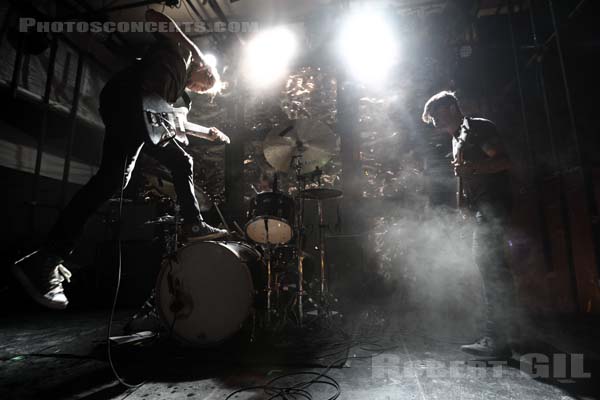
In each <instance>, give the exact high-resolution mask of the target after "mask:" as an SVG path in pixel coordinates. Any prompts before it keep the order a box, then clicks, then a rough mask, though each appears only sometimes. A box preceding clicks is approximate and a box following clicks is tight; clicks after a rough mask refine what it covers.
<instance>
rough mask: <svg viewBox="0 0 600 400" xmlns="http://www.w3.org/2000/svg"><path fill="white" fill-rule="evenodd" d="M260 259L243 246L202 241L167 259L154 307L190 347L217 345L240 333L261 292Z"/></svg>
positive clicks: (253, 251) (249, 248) (177, 336)
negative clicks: (257, 295)
mask: <svg viewBox="0 0 600 400" xmlns="http://www.w3.org/2000/svg"><path fill="white" fill-rule="evenodd" d="M259 260H260V254H259V253H258V252H257V251H256V250H255V249H254V248H252V247H251V246H249V245H248V244H246V243H241V242H199V243H193V244H190V245H187V246H185V247H182V248H181V249H179V251H178V252H177V256H176V257H175V258H174V259H171V260H169V259H166V260H165V261H164V262H163V266H162V269H161V271H160V274H159V275H158V281H157V284H156V306H157V309H158V312H159V315H160V317H161V319H162V321H163V323H164V325H165V327H166V329H167V332H169V333H170V335H172V336H173V337H175V338H176V339H178V340H179V341H181V342H182V343H184V344H187V345H192V346H211V345H215V344H218V343H220V342H222V341H224V340H226V339H228V338H230V337H231V336H233V335H234V334H235V333H236V332H238V331H239V330H240V329H241V328H242V325H243V324H244V322H245V321H246V319H247V318H248V316H249V315H250V313H251V311H252V308H253V306H254V304H255V298H256V290H260V289H261V283H260V282H261V278H260V274H261V271H262V269H261V268H260V263H259Z"/></svg>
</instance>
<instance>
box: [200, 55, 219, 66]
mask: <svg viewBox="0 0 600 400" xmlns="http://www.w3.org/2000/svg"><path fill="white" fill-rule="evenodd" d="M203 58H204V62H205V63H206V64H207V65H210V66H211V67H216V66H217V57H215V56H214V55H212V54H205V55H204V57H203Z"/></svg>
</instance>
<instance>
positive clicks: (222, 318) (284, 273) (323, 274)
mask: <svg viewBox="0 0 600 400" xmlns="http://www.w3.org/2000/svg"><path fill="white" fill-rule="evenodd" d="M337 147H338V139H337V137H336V136H335V135H334V134H333V132H332V131H331V130H330V129H329V128H328V127H327V125H325V124H323V123H321V122H319V121H311V120H298V121H297V122H296V124H295V125H294V126H292V127H287V128H286V129H283V130H282V129H278V130H274V131H272V132H270V133H269V134H268V135H267V138H266V140H265V142H264V146H263V149H264V154H265V158H266V159H267V161H268V162H269V164H271V166H273V167H274V168H275V169H276V170H277V171H278V173H295V179H296V181H297V183H298V185H297V187H298V191H297V193H296V195H294V196H291V195H289V194H287V193H284V192H283V191H280V190H279V189H278V187H277V173H276V174H275V179H274V183H273V187H272V188H271V190H270V191H264V192H260V193H256V195H255V196H254V198H252V199H251V201H250V206H249V209H248V213H247V217H248V219H247V223H246V224H245V226H244V229H243V230H242V231H243V232H242V233H243V236H244V240H240V241H205V242H191V243H189V244H186V245H184V246H177V239H175V240H170V241H169V243H170V244H171V245H169V246H166V247H167V250H166V251H165V253H166V254H165V257H164V260H163V263H162V267H161V270H160V273H159V276H158V279H157V284H156V288H155V307H156V311H157V312H158V315H159V316H160V319H161V320H162V323H163V326H164V327H165V328H166V329H167V330H168V332H169V335H171V336H172V337H174V338H176V339H178V340H179V341H180V342H182V343H185V344H187V345H191V346H201V347H204V346H212V345H216V344H218V343H220V342H222V341H224V340H226V339H228V338H230V337H232V336H233V335H234V334H236V333H237V332H239V331H240V330H242V328H244V327H247V326H248V325H251V326H252V329H251V331H252V332H253V333H252V335H254V331H255V328H256V327H257V326H258V327H261V328H263V329H264V330H266V331H269V330H270V331H275V330H277V329H282V327H285V326H290V325H292V326H294V327H303V326H304V325H305V324H306V323H307V322H308V321H309V319H311V320H314V319H317V320H318V319H330V318H332V317H333V316H334V315H337V313H336V312H335V311H332V307H331V306H332V304H331V302H332V299H333V296H332V295H331V294H330V293H329V290H328V281H327V275H328V274H327V262H326V261H327V260H326V248H325V234H326V229H327V225H326V224H325V216H324V202H326V201H328V200H331V199H335V198H339V197H341V196H342V192H341V191H339V190H336V189H333V188H325V187H323V185H322V184H321V174H322V170H321V168H322V167H323V166H324V165H325V164H326V163H327V162H328V161H329V160H330V159H331V157H332V156H333V155H334V154H335V152H336V151H337ZM307 182H309V183H311V185H312V186H313V187H310V188H307ZM312 201H314V202H316V205H317V213H318V221H319V222H318V224H319V225H318V263H316V264H318V267H317V268H314V269H316V271H314V273H313V274H312V275H314V276H312V277H311V280H309V279H306V273H305V272H306V271H305V263H306V261H307V260H310V259H311V256H310V255H309V254H308V253H307V252H305V251H304V247H305V242H306V240H305V236H306V233H305V231H306V230H305V228H304V209H305V202H312ZM177 214H178V213H177V212H175V216H173V217H161V218H159V219H157V220H155V221H149V222H148V223H152V224H157V225H163V226H164V225H168V226H171V227H172V226H174V227H175V229H173V232H174V235H175V236H176V235H177V224H178V220H179V218H178V216H177ZM173 243H175V246H173ZM313 264H314V263H313Z"/></svg>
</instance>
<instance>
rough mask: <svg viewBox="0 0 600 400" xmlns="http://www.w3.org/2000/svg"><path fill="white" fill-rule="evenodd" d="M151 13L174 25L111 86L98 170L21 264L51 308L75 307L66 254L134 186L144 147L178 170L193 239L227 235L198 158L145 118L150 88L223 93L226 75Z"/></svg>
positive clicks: (172, 96)
mask: <svg viewBox="0 0 600 400" xmlns="http://www.w3.org/2000/svg"><path fill="white" fill-rule="evenodd" d="M146 19H147V20H149V21H155V22H159V23H160V22H163V23H164V22H166V23H168V24H171V28H174V29H169V32H168V33H161V34H159V35H158V36H159V40H158V41H157V42H156V43H155V44H154V45H152V46H151V47H150V49H149V50H148V51H147V52H146V54H145V55H144V57H143V58H142V60H141V61H138V62H135V63H134V64H133V65H131V66H129V67H128V68H126V69H125V70H123V71H121V72H118V73H117V74H116V75H115V76H113V77H112V78H111V79H110V80H109V81H108V82H107V84H106V85H105V87H104V88H103V90H102V92H101V94H100V115H101V117H102V120H103V122H104V125H105V136H104V148H103V154H102V160H101V163H100V168H99V170H98V172H97V173H96V175H95V176H94V177H92V179H90V181H89V182H88V183H87V184H86V185H85V186H84V187H83V188H82V189H81V190H80V191H79V192H78V193H77V194H76V195H75V196H74V197H73V198H72V199H71V201H70V203H69V204H68V206H67V207H66V208H65V209H64V210H63V212H62V213H61V215H60V217H59V218H58V221H57V222H56V224H55V225H54V227H53V228H52V230H51V232H50V234H49V236H48V237H49V239H48V241H47V243H46V244H45V245H44V246H43V247H42V248H41V249H40V250H39V251H38V252H36V253H33V254H32V255H30V256H29V257H26V258H25V259H22V260H20V261H18V262H17V263H15V264H14V265H13V272H14V274H15V276H16V278H17V280H18V281H19V282H20V283H21V284H22V285H23V286H24V288H25V289H26V291H27V293H28V294H29V295H30V296H31V297H32V298H33V299H34V300H36V301H37V302H38V303H40V304H41V305H43V306H46V307H48V308H53V309H63V308H65V307H66V306H67V304H68V300H67V298H66V296H65V294H64V292H63V286H62V282H63V281H64V280H65V279H66V280H67V281H68V280H69V278H70V276H71V273H70V272H69V271H68V270H67V269H66V268H65V267H64V266H63V265H62V262H63V258H64V257H65V256H66V255H68V254H69V253H70V252H71V251H72V248H73V246H74V243H75V240H76V238H77V237H78V236H79V234H80V232H81V231H82V229H83V226H84V225H85V222H86V220H87V219H88V217H89V216H90V215H91V214H92V213H93V212H94V211H95V210H96V209H98V208H99V207H100V205H102V204H103V203H104V202H105V201H106V200H108V199H109V198H110V197H111V196H113V195H114V194H115V193H116V192H119V191H120V190H121V187H122V186H123V185H125V186H126V185H127V183H128V181H129V179H130V177H131V173H132V171H133V169H134V167H135V162H136V159H137V157H138V155H139V153H140V151H141V150H142V147H143V148H144V150H145V152H146V153H147V154H149V155H150V156H151V157H153V158H155V159H157V160H158V161H159V162H161V163H162V164H163V165H165V166H166V167H167V168H169V169H170V171H171V174H172V177H173V183H174V186H175V190H176V193H177V201H178V202H179V204H180V206H181V214H182V216H183V218H184V225H183V231H184V234H185V236H186V237H187V238H188V239H189V240H193V239H195V240H207V239H216V238H219V237H223V236H225V235H226V234H227V232H226V231H225V230H221V229H217V228H214V227H212V226H210V225H208V224H207V223H205V222H204V221H203V220H202V216H201V215H200V208H199V205H198V201H197V199H196V196H195V194H194V183H193V170H192V167H193V160H192V157H191V156H190V155H189V154H188V153H186V152H185V151H184V150H183V148H182V147H181V146H180V145H179V144H178V142H177V141H176V140H172V141H170V142H169V143H168V144H167V145H166V146H165V147H159V146H153V145H152V144H151V142H149V140H148V135H147V131H146V130H145V127H144V121H143V119H142V118H141V117H140V116H141V115H142V112H141V98H142V96H143V95H144V94H145V93H154V94H158V95H159V96H160V97H162V98H163V99H165V100H166V101H167V102H169V103H174V102H175V101H176V100H177V99H178V98H179V97H180V96H182V94H183V93H184V90H185V89H186V88H187V89H188V90H190V91H193V92H196V93H207V92H214V93H216V92H217V91H218V89H219V86H220V81H219V75H218V73H217V71H216V69H215V68H213V67H211V66H209V65H208V64H206V63H205V60H204V57H203V54H202V52H201V51H200V50H199V49H198V47H197V46H196V45H195V44H194V43H193V42H192V41H191V40H190V39H189V38H188V37H187V36H186V35H185V34H184V33H183V32H182V31H181V30H180V29H179V28H178V27H177V25H176V24H175V23H174V22H173V20H171V19H170V18H169V17H167V16H166V15H164V14H162V13H160V12H157V11H154V10H152V9H150V10H148V11H147V12H146ZM209 135H210V136H211V137H212V138H213V139H214V140H215V141H219V142H223V143H225V142H228V140H229V139H228V138H227V136H225V135H224V134H223V133H221V132H220V131H218V130H217V129H216V128H210V131H209Z"/></svg>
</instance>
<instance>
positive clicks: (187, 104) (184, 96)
mask: <svg viewBox="0 0 600 400" xmlns="http://www.w3.org/2000/svg"><path fill="white" fill-rule="evenodd" d="M180 97H181V99H182V100H183V102H184V103H185V108H187V109H188V111H191V110H192V99H191V98H190V95H189V94H187V92H186V91H185V90H184V91H183V92H181V96H180Z"/></svg>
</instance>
